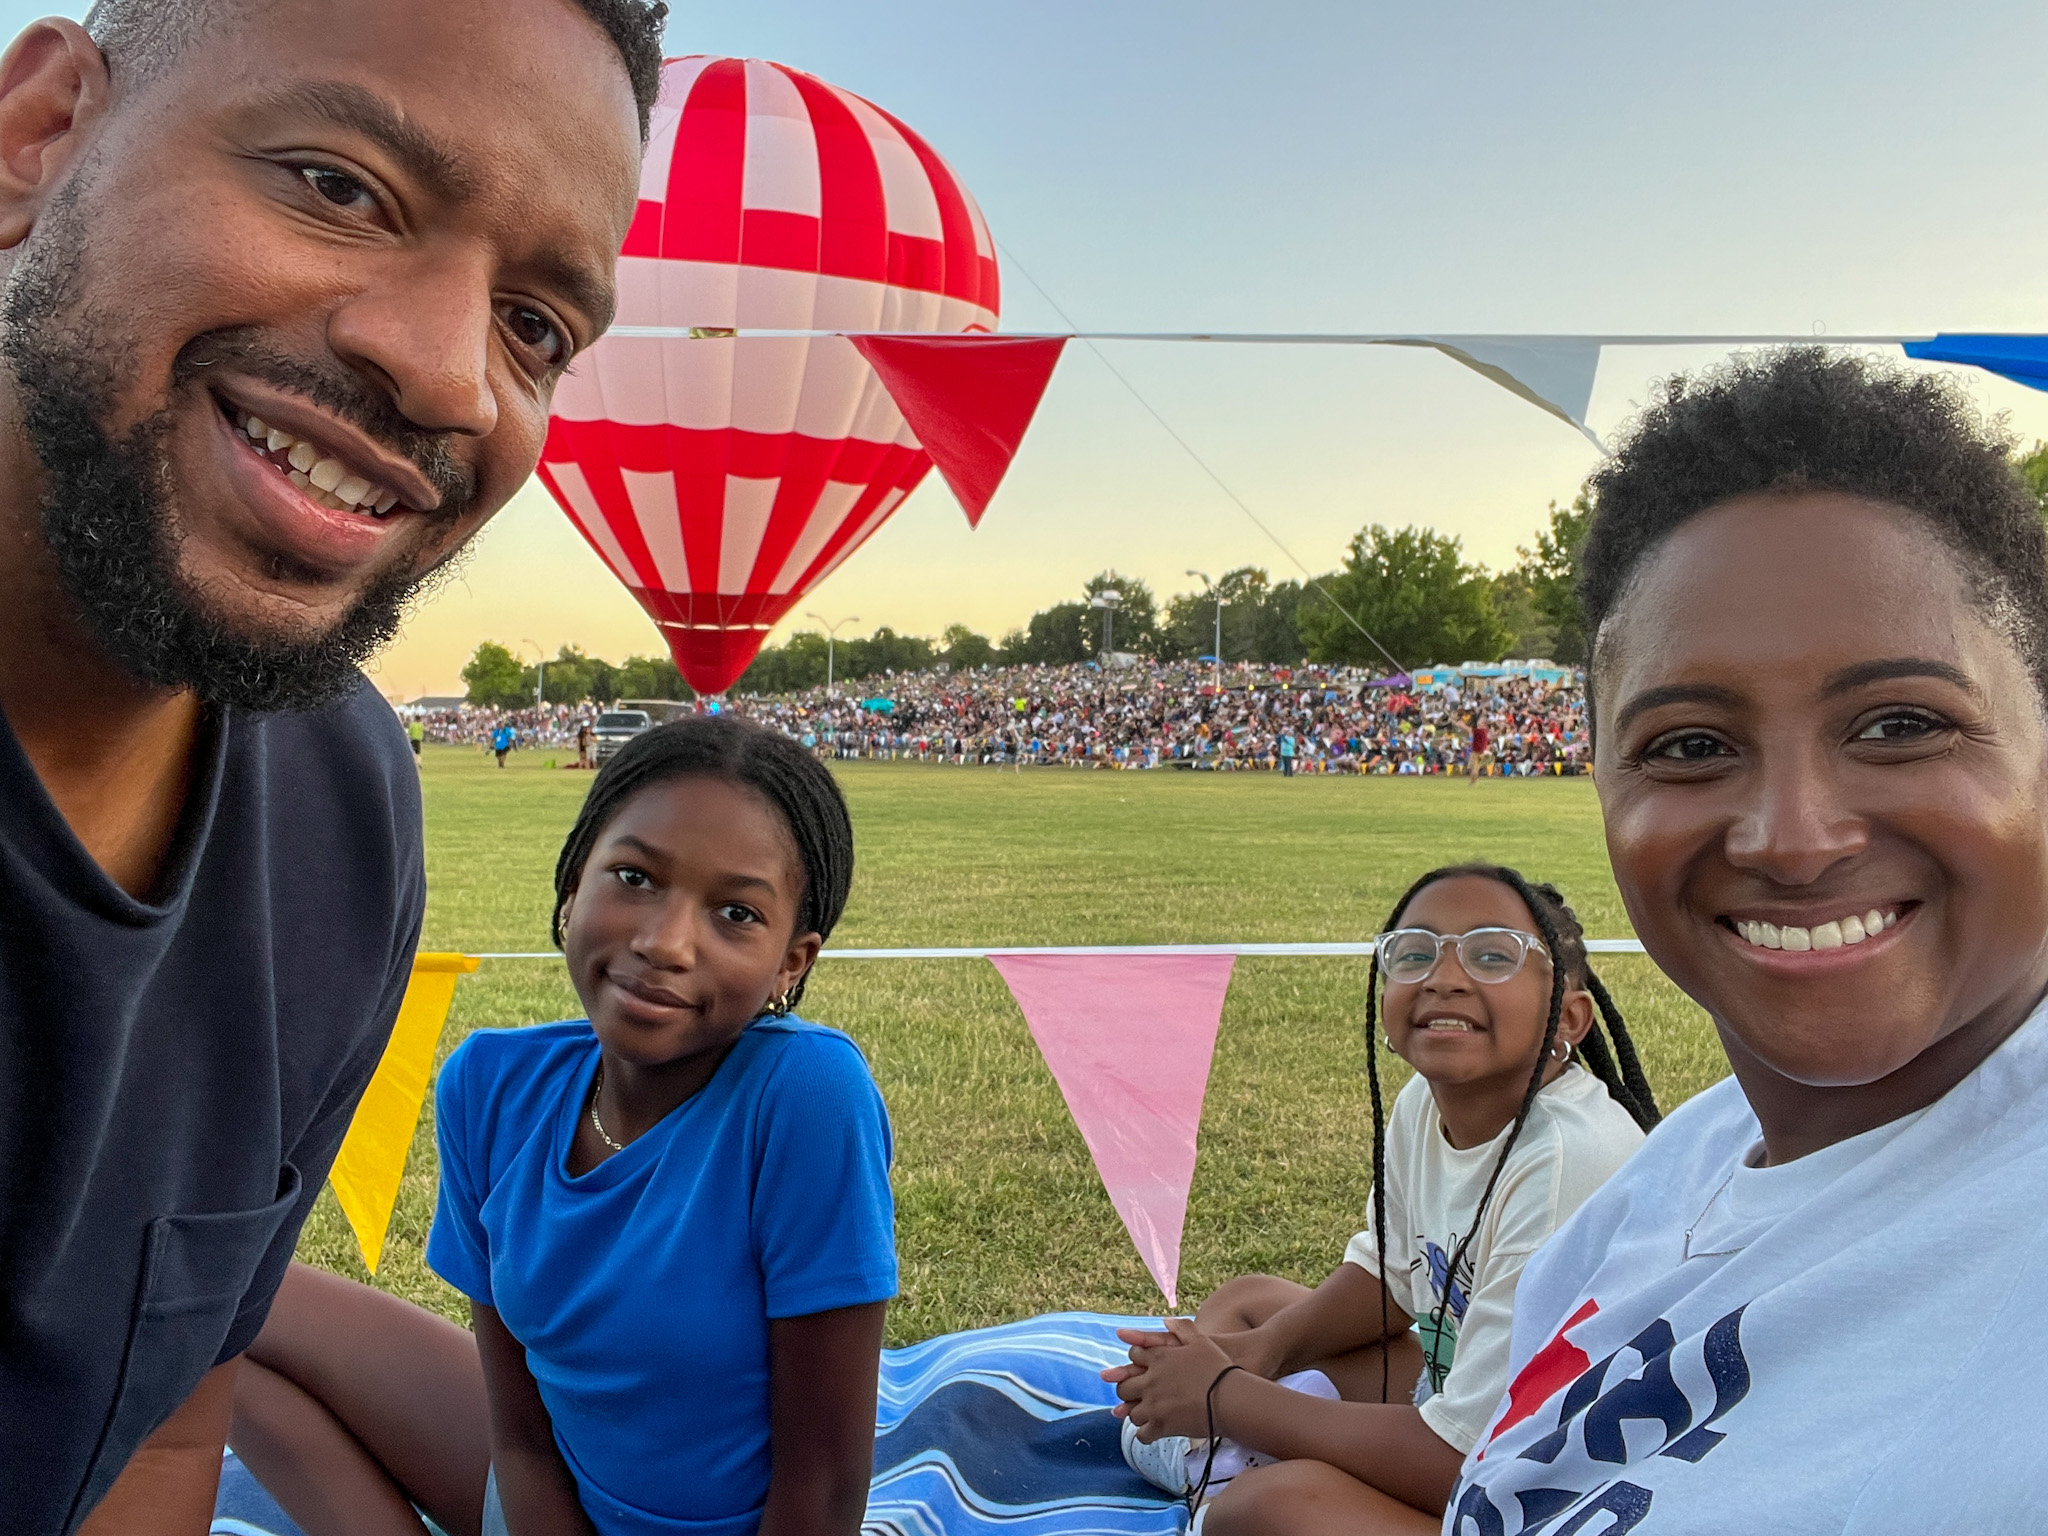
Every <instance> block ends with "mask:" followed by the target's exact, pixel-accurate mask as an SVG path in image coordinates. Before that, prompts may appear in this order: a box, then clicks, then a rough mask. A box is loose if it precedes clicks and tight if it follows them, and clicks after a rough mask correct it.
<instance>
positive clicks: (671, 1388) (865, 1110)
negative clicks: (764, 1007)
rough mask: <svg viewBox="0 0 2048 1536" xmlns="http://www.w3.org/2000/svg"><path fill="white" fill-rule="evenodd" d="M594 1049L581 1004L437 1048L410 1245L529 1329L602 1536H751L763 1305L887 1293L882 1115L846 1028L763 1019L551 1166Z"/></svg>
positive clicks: (890, 1251) (591, 1071)
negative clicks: (585, 1163) (430, 1201)
mask: <svg viewBox="0 0 2048 1536" xmlns="http://www.w3.org/2000/svg"><path fill="white" fill-rule="evenodd" d="M597 1062H598V1045H597V1037H596V1036H595V1035H594V1034H593V1033H592V1032H591V1029H590V1025H589V1023H588V1022H587V1021H585V1020H582V1019H577V1020H572V1021H570V1022H567V1023H562V1024H540V1025H536V1026H534V1027H532V1028H529V1029H507V1030H479V1031H478V1032H477V1033H475V1034H473V1035H471V1036H470V1037H469V1038H468V1039H467V1040H465V1041H464V1042H463V1043H462V1045H461V1047H460V1048H459V1049H458V1050H457V1051H456V1052H455V1054H454V1055H452V1056H450V1057H449V1058H448V1064H447V1065H446V1066H445V1067H444V1068H443V1069H442V1071H441V1080H440V1085H439V1087H438V1089H437V1091H436V1098H435V1104H436V1117H437V1131H438V1136H439V1142H440V1149H441V1200H440V1206H439V1209H438V1210H437V1211H436V1212H435V1215H434V1228H433V1232H432V1235H431V1236H429V1237H428V1239H427V1262H428V1264H429V1265H431V1266H432V1267H433V1269H434V1272H435V1273H436V1274H438V1275H440V1276H441V1278H442V1279H444V1280H446V1281H447V1282H448V1283H449V1284H450V1285H452V1286H454V1287H455V1288H456V1289H458V1290H460V1291H462V1292H464V1293H465V1294H467V1295H468V1296H470V1297H471V1298H472V1299H473V1300H476V1301H479V1302H482V1303H484V1304H485V1305H487V1306H492V1307H495V1308H497V1310H498V1314H499V1316H500V1317H501V1318H503V1320H504V1323H505V1326H506V1328H507V1329H509V1330H510V1331H511V1334H512V1336H513V1337H514V1338H516V1339H518V1340H519V1342H520V1343H521V1344H523V1345H525V1346H526V1360H527V1366H528V1368H529V1369H530V1370H531V1371H532V1372H533V1378H534V1381H535V1382H536V1383H537V1384H538V1386H539V1388H540V1394H541V1399H542V1401H544V1402H545V1403H546V1404H547V1408H548V1412H549V1414H550V1415H551V1416H552V1417H553V1419H554V1427H555V1441H556V1443H557V1444H558V1445H559V1446H560V1447H561V1450H562V1456H563V1458H564V1460H566V1461H567V1462H568V1464H569V1469H570V1471H571V1472H572V1473H574V1475H575V1477H576V1484H577V1489H578V1492H579V1495H580V1497H581V1498H582V1501H583V1508H584V1510H585V1512H586V1513H587V1514H588V1515H589V1516H590V1518H591V1521H592V1522H593V1523H594V1524H595V1525H596V1527H597V1529H598V1531H599V1532H600V1533H602V1536H657V1533H660V1536H671V1533H679V1532H687V1533H690V1536H752V1533H753V1532H754V1530H755V1529H756V1528H757V1527H758V1525H759V1524H760V1519H761V1507H762V1504H763V1502H764V1501H765V1500H766V1498H767V1495H768V1473H769V1443H768V1406H769V1404H768V1396H769V1393H768V1386H769V1382H768V1320H769V1319H770V1318H777V1317H803V1316H807V1315H808V1314H810V1313H813V1312H829V1311H831V1310H833V1309H834V1308H837V1307H851V1306H859V1305H862V1304H864V1303H868V1302H875V1301H885V1300H887V1299H888V1298H889V1297H891V1296H893V1295H895V1294H896V1242H895V1207H894V1204H893V1202H892V1201H891V1199H890V1195H889V1158H890V1151H891V1144H890V1135H889V1118H888V1113H887V1111H886V1110H885V1109H884V1108H883V1106H882V1096H881V1094H880V1092H879V1091H878V1090H877V1089H876V1087H875V1082H874V1079H873V1078H872V1077H871V1076H870V1075H869V1073H868V1068H867V1063H866V1062H865V1061H864V1060H863V1059H862V1058H861V1054H860V1049H859V1047H857V1046H856V1045H855V1044H854V1043H853V1042H852V1041H851V1040H850V1039H848V1038H847V1037H846V1036H845V1035H843V1034H841V1033H840V1032H839V1031H838V1030H835V1029H826V1028H823V1027H822V1026H820V1025H817V1024H811V1023H807V1022H805V1021H804V1020H802V1019H797V1018H788V1019H773V1018H764V1019H761V1020H758V1021H757V1022H755V1023H754V1024H753V1025H751V1026H749V1028H748V1029H747V1031H746V1032H745V1033H744V1034H742V1035H741V1036H740V1038H739V1041H738V1042H737V1043H736V1044H735V1045H734V1046H733V1048H732V1051H731V1053H730V1054H729V1055H728V1056H727V1057H726V1058H725V1060H724V1061H723V1062H722V1063H720V1065H719V1068H718V1071H717V1073H716V1074H715V1075H714V1076H713V1077H712V1079H711V1081H710V1082H709V1083H706V1084H705V1085H704V1087H703V1088H702V1089H700V1090H699V1091H698V1092H697V1094H696V1095H695V1096H694V1097H692V1098H690V1099H688V1100H687V1101H685V1102H684V1103H683V1104H682V1105H680V1106H679V1107H678V1108H677V1109H676V1110H675V1111H674V1112H673V1113H671V1114H670V1115H668V1116H667V1117H666V1118H665V1119H663V1120H662V1121H661V1123H660V1124H658V1125H656V1126H655V1127H654V1128H653V1129H652V1130H650V1131H648V1132H647V1133H646V1134H645V1135H644V1136H642V1137H640V1138H639V1139H638V1140H637V1141H634V1142H632V1143H630V1144H629V1145H628V1146H627V1147H626V1149H625V1150H624V1151H623V1152H615V1153H613V1154H612V1155H611V1156H610V1157H609V1158H607V1159H606V1160H605V1161H604V1162H602V1163H600V1164H598V1165H597V1167H595V1168H593V1169H591V1170H590V1171H589V1172H588V1173H586V1174H584V1175H582V1176H581V1177H580V1178H571V1177H570V1176H569V1174H568V1156H569V1147H570V1144H571V1141H572V1139H573V1137H574V1134H575V1130H576V1127H577V1124H578V1122H579V1121H580V1120H581V1119H582V1117H583V1114H584V1112H585V1109H586V1107H587V1106H588V1105H589V1103H590V1092H591V1087H592V1084H593V1082H594V1079H595V1076H596V1072H597Z"/></svg>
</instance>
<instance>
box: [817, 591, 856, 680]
mask: <svg viewBox="0 0 2048 1536" xmlns="http://www.w3.org/2000/svg"><path fill="white" fill-rule="evenodd" d="M804 617H805V618H807V619H816V620H817V621H818V622H819V623H820V624H821V625H824V629H825V691H826V692H827V693H830V692H831V691H832V648H833V646H834V644H835V643H836V641H837V637H838V634H839V631H840V630H842V629H844V628H845V627H846V626H847V625H848V624H858V623H859V622H860V615H859V614H857V613H855V614H850V615H848V616H847V617H846V618H843V619H841V620H840V621H839V622H838V623H837V624H826V623H825V618H824V615H823V614H817V613H812V612H811V611H810V610H809V609H805V610H804Z"/></svg>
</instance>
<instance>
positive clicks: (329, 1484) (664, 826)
mask: <svg viewBox="0 0 2048 1536" xmlns="http://www.w3.org/2000/svg"><path fill="white" fill-rule="evenodd" d="M852 873H853V829H852V825H851V823H850V821H849V820H848V817H847V813H846V805H845V801H844V799H843V798H842V797H841V795H840V793H839V789H838V786H837V784H836V783H835V782H834V781H833V779H832V776H831V774H830V773H829V772H828V771H827V770H826V769H825V767H824V766H823V765H822V764H821V763H819V762H818V761H817V759H816V758H814V757H813V756H811V755H810V754H809V753H807V752H805V751H804V750H803V749H802V748H801V747H800V746H798V745H797V744H796V743H795V742H792V741H789V740H787V739H786V738H784V737H783V736H781V735H780V734H778V733H774V732H771V731H768V730H765V729H762V728H761V727H758V726H754V725H749V724H747V723H745V722H742V721H739V720H736V719H733V718H732V717H730V716H723V717H718V718H709V717H699V718H693V719H688V720H684V721H681V722H678V723H675V724H672V725H666V726H662V727H660V728H659V729H656V730H653V731H648V732H646V733H644V734H642V735H640V736H638V737H636V738H634V739H633V740H632V741H631V742H630V743H628V744H627V745H626V746H625V747H623V748H621V749H620V751H619V753H618V755H617V756H615V757H614V758H612V759H611V761H610V762H608V763H607V764H606V765H605V766H604V768H603V769H601V770H600V771H599V773H598V776H597V778H596V780H595V782H594V783H593V784H592V785H591V790H590V795H589V798H588V800H587V801H586V802H585V804H584V807H583V810H582V813H581V814H580V815H579V816H578V818H577V821H576V825H575V827H574V828H573V829H572V830H571V832H570V834H569V839H568V842H567V844H566V845H565V846H564V847H563V849H562V853H561V857H560V859H559V861H558V862H557V864H556V868H555V892H556V909H555V918H554V936H555V939H556V942H557V943H558V944H559V945H560V946H561V948H562V951H563V954H564V955H565V957H566V958H567V960H568V963H569V972H570V977H571V979H572V981H573V982H574V984H575V987H576V991H577V995H578V996H579V997H580V998H581V999H582V1002H583V1005H584V1007H585V1008H586V1009H587V1010H588V1012H589V1018H588V1019H587V1020H580V1019H579V1020H574V1021H571V1022H568V1023H562V1024H544V1025H539V1026H535V1027H533V1028H529V1029H512V1030H480V1031H478V1032H477V1033H475V1034H473V1035H471V1036H470V1037H469V1038H468V1039H467V1040H466V1041H464V1042H463V1044H462V1046H461V1047H460V1048H459V1049H458V1050H457V1051H456V1052H455V1053H454V1054H453V1055H452V1056H450V1057H449V1059H448V1063H447V1065H446V1066H445V1067H444V1068H443V1069H442V1072H441V1077H440V1082H439V1086H438V1089H437V1096H436V1105H437V1131H438V1136H439V1143H440V1153H441V1195H440V1205H439V1208H438V1210H437V1212H436V1214H435V1218H434V1226H433V1231H432V1234H431V1235H430V1236H429V1238H428V1241H427V1262H428V1263H429V1264H430V1265H431V1266H432V1267H433V1269H434V1270H435V1271H436V1272H437V1273H438V1274H440V1275H441V1276H442V1277H443V1278H444V1279H446V1280H447V1281H448V1282H449V1283H450V1284H452V1285H454V1286H455V1287H456V1288H457V1289H459V1290H461V1291H462V1292H463V1293H464V1294H465V1295H467V1296H468V1297H469V1298H470V1308H471V1315H472V1318H473V1320H474V1324H475V1330H474V1336H473V1337H472V1335H471V1334H469V1333H466V1332H464V1331H463V1330H461V1329H459V1328H457V1327H455V1326H454V1325H453V1324H450V1323H447V1322H445V1321H444V1320H442V1319H440V1318H437V1317H435V1316H433V1315H431V1314H429V1313H427V1312H425V1311H422V1310H421V1309H419V1308H416V1307H413V1306H410V1305H409V1304H407V1303H405V1302H402V1301H399V1300H397V1299H396V1298H394V1297H390V1296H387V1295H385V1294H383V1293H381V1292H378V1291H374V1290H371V1289H370V1288H369V1287H367V1286H361V1285H357V1284H355V1283H354V1282H352V1281H347V1280H343V1279H340V1278H338V1277H336V1276H333V1275H329V1274H326V1273H324V1272H322V1271H318V1270H313V1269H310V1268H307V1267H305V1266H300V1265H295V1266H293V1269H292V1272H291V1274H290V1276H289V1277H288V1278H287V1280H286V1283H285V1285H284V1287H283V1289H282V1290H281V1291H280V1292H279V1296H278V1301H277V1305H276V1308H275V1310H274V1311H273V1314H272V1317H271V1320H270V1322H269V1324H268V1325H267V1326H266V1327H265V1329H264V1332H263V1334H262V1336H261V1337H260V1338H259V1339H258V1340H257V1342H256V1344H255V1346H254V1347H252V1348H251V1350H250V1351H249V1354H248V1356H247V1357H246V1359H245V1362H244V1365H243V1369H242V1375H241V1381H240V1385H239V1386H238V1389H237V1396H236V1416H235V1425H234V1431H233V1433H232V1434H231V1436H230V1440H231V1443H232V1444H233V1445H234V1447H235V1449H236V1451H237V1452H238V1453H240V1455H241V1456H242V1458H243V1460H244V1461H245V1462H247V1463H248V1464H249V1466H250V1468H251V1469H252V1470H253V1471H254V1472H255V1473H256V1475H257V1476H258V1477H259V1478H260V1479H261V1480H262V1481H263V1482H264V1483H265V1485H266V1486H268V1487H269V1489H270V1491H271V1492H272V1493H273V1494H274V1495H275V1496H276V1497H277V1498H278V1499H279V1502H281V1503H282V1504H284V1506H285V1508H286V1510H287V1511H288V1512H289V1513H290V1514H291V1515H292V1516H293V1518H294V1519H295V1520H297V1521H298V1522H299V1523H300V1524H301V1525H303V1526H304V1527H305V1528H306V1530H307V1531H308V1533H309V1536H318V1533H321V1532H324V1531H344V1530H345V1531H348V1532H351V1533H357V1532H379V1533H381V1532H384V1531H390V1532H393V1533H397V1532H404V1533H406V1536H420V1533H421V1532H422V1531H423V1530H424V1529H425V1527H424V1526H423V1524H422V1521H421V1518H420V1516H419V1515H418V1514H417V1513H416V1511H417V1510H424V1511H426V1512H427V1513H428V1514H429V1515H431V1516H432V1518H433V1519H434V1521H436V1522H437V1523H438V1524H439V1525H440V1526H442V1527H444V1528H445V1529H446V1530H447V1531H449V1532H451V1533H453V1536H473V1533H478V1532H482V1533H483V1536H491V1533H493V1532H506V1531H509V1532H511V1533H513V1536H570V1533H574V1536H590V1533H596V1536H656V1533H684V1532H688V1533H690V1536H752V1533H754V1532H756V1531H760V1532H763V1533H781V1532H795V1531H803V1532H806V1533H811V1532H818V1533H825V1532H843V1533H847V1536H851V1533H853V1532H855V1531H856V1530H858V1528H859V1526H860V1521H861V1516H862V1512H863V1510H864V1509H865V1507H866V1495H867V1484H868V1475H869V1467H870V1462H871V1458H872V1448H873V1436H874V1422H875V1382H876V1371H877V1365H878V1361H879V1356H880V1348H881V1339H882V1315H883V1309H884V1306H885V1304H886V1302H887V1300H888V1299H889V1297H891V1296H892V1295H894V1294H895V1290H896V1258H895V1247H894V1232H893V1208H892V1205H891V1202H890V1196H889V1182H888V1166H889V1154H890V1138H889V1124H888V1119H887V1116H886V1114H885V1112H884V1110H883V1107H882V1101H881V1096H880V1094H879V1093H878V1092H877V1091H876V1089H875V1085H874V1081H873V1079H872V1078H871V1077H870V1076H869V1074H868V1070H867V1066H866V1064H865V1062H864V1061H863V1060H862V1059H861V1055H860V1052H859V1050H858V1049H857V1048H856V1047H855V1046H854V1044H853V1042H852V1041H851V1040H849V1039H848V1038H847V1037H846V1036H845V1035H843V1034H840V1033H839V1032H838V1031H836V1030H830V1029H825V1028H822V1027H821V1026H819V1025H816V1024H811V1023H807V1022H805V1021H804V1020H802V1019H799V1018H797V1017H796V1016H795V1014H794V1013H793V1012H792V1010H793V1009H794V1007H795V1005H796V1003H797V1002H798V1000H799V999H800V998H801V997H802V995H803V989H804V981H805V978H806V976H807V975H808V974H809V972H810V969H811V966H812V964H813V963H814V962H815V961H816V959H817V956H818V951H819V948H820V946H821V945H822V944H823V943H824V940H825V937H826V936H827V935H828V934H830V933H831V931H832V928H833V925H834V923H836V922H837V920H838V918H839V915H840V913H841V911H842V910H843V909H844V907H845V904H846V896H847V891H848V887H849V885H850V883H851V877H852Z"/></svg>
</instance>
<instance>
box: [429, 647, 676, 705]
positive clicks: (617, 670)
mask: <svg viewBox="0 0 2048 1536" xmlns="http://www.w3.org/2000/svg"><path fill="white" fill-rule="evenodd" d="M543 685H545V691H543ZM462 686H463V688H464V689H465V690H466V694H467V697H468V699H469V702H470V703H472V704H485V705H492V706H495V707H497V708H499V709H521V708H524V707H525V706H527V705H529V704H535V703H542V702H545V703H548V704H581V703H584V702H585V701H594V702H596V703H599V704H609V703H611V702H612V701H613V700H614V699H687V698H692V697H694V695H693V694H692V693H691V692H690V688H689V685H688V684H687V683H685V682H684V681H683V674H682V673H680V672H678V671H677V670H676V664H675V663H674V662H673V661H670V660H669V659H668V657H666V656H628V657H627V658H626V659H625V660H624V661H622V662H619V663H618V664H617V665H614V664H612V663H611V662H609V661H605V660H603V659H602V658H601V657H597V656H586V655H584V654H583V652H582V651H581V650H580V649H578V648H577V647H575V646H572V645H565V646H563V647H562V649H561V650H560V651H559V652H558V653H557V654H556V655H555V657H554V659H553V660H552V661H549V662H547V663H546V664H545V666H542V665H539V664H536V663H534V662H530V661H521V660H520V659H519V658H518V657H517V656H515V655H513V654H512V652H511V651H509V650H508V649H506V648H505V647H504V646H502V645H500V644H499V643H498V642H497V641H495V640H486V641H484V643H483V644H482V645H479V646H478V647H477V648H476V650H475V652H474V653H473V654H472V655H471V656H470V658H469V660H468V661H467V662H465V663H464V664H463V667H462Z"/></svg>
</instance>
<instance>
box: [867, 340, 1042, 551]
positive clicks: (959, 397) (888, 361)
mask: <svg viewBox="0 0 2048 1536" xmlns="http://www.w3.org/2000/svg"><path fill="white" fill-rule="evenodd" d="M851 340H852V342H853V344H854V345H855V346H856V347H858V348H859V349H860V354H861V356H862V357H865V358H866V359H867V360H868V362H869V363H870V364H872V365H873V367H874V370H875V372H876V373H877V374H879V375H881V379H882V384H883V386H884V387H885V388H886V389H887V390H888V391H889V395H890V398H891V399H893V400H894V401H895V402H896V408H897V409H898V410H900V411H902V412H903V419H904V420H905V421H907V422H909V423H910V430H911V431H913V432H915V433H916V434H917V440H918V442H919V443H921V444H923V446H924V451H925V452H926V453H928V454H930V455H931V457H932V462H933V463H934V464H936V465H938V467H939V473H940V474H942V475H944V476H945V477H946V484H947V485H948V486H950V487H951V488H952V491H953V495H954V497H955V498H956V499H957V500H958V501H959V503H960V509H961V510H962V511H963V512H965V513H966V514H967V525H968V526H969V527H970V528H973V527H979V526H980V524H981V514H982V513H983V512H985V511H987V510H988V503H989V498H990V497H992V496H994V495H995V493H996V487H997V486H998V485H1001V484H1002V482H1003V476H1004V474H1005V473H1006V472H1007V471H1008V470H1009V468H1010V460H1012V459H1013V458H1015V457H1016V456H1017V448H1018V445H1019V444H1021V443H1022V442H1023V441H1024V430H1025V428H1027V427H1029V426H1030V425H1031V417H1032V415H1033V414H1034V413H1035V412H1036V411H1037V410H1038V402H1039V401H1040V400H1042V399H1044V398H1045V387H1046V385H1047V384H1049V383H1051V382H1052V371H1053V369H1054V368H1055V367H1056V366H1058V364H1059V360H1060V353H1061V351H1063V350H1064V349H1065V347H1066V345H1067V339H1066V338H1065V337H1064V336H971V335H970V336H855V337H852V338H851Z"/></svg>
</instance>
